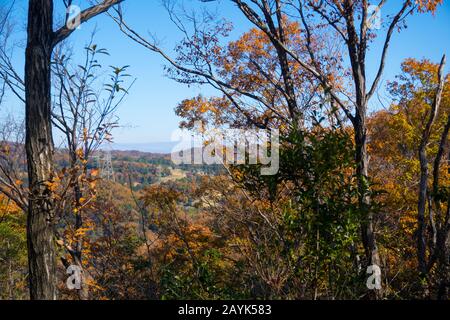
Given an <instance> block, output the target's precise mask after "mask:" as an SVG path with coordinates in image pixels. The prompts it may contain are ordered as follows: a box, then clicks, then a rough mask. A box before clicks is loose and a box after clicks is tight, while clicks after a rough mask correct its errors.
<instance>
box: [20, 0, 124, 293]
mask: <svg viewBox="0 0 450 320" xmlns="http://www.w3.org/2000/svg"><path fill="white" fill-rule="evenodd" d="M122 1H123V0H104V1H102V2H100V3H99V4H97V5H93V6H91V7H89V8H88V9H86V10H84V11H82V12H81V13H80V15H79V17H77V19H76V20H78V19H79V20H78V21H79V22H80V23H84V22H86V21H88V20H90V19H91V18H93V17H95V16H97V15H99V14H101V13H103V12H105V11H107V10H108V9H109V8H111V7H112V6H114V5H116V4H119V3H121V2H122ZM64 3H65V4H66V6H67V7H69V6H70V5H72V1H71V0H70V1H64ZM53 10H54V8H53V1H52V0H30V1H29V8H28V29H27V37H28V38H27V39H28V40H27V48H26V58H25V100H26V103H25V104H26V107H25V109H26V120H25V122H26V142H25V148H26V154H27V161H28V179H29V185H30V196H29V205H28V222H27V239H28V259H29V272H30V275H29V281H30V297H31V299H37V300H54V299H56V298H57V286H56V255H55V246H54V233H53V223H52V221H53V216H54V201H53V199H52V191H51V190H52V184H53V183H54V182H53V178H54V177H53V172H54V170H53V152H54V144H53V137H52V122H51V67H50V66H51V63H50V62H51V57H52V52H53V49H54V47H55V46H56V45H57V44H58V43H60V42H61V41H63V40H64V39H66V38H67V37H69V36H70V34H71V33H72V32H73V31H74V30H75V28H74V27H73V26H74V24H73V21H74V20H72V19H71V17H69V16H67V18H66V24H65V25H64V26H63V27H61V28H60V29H58V30H56V31H54V30H53V23H54V20H53ZM69 20H70V21H69Z"/></svg>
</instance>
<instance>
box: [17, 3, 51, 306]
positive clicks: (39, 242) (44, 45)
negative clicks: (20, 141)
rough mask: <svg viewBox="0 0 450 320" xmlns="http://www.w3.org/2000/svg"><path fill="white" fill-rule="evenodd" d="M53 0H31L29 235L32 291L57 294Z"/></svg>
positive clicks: (28, 51)
mask: <svg viewBox="0 0 450 320" xmlns="http://www.w3.org/2000/svg"><path fill="white" fill-rule="evenodd" d="M52 28H53V1H52V0H30V1H29V11H28V43H27V49H26V62H25V90H26V91H25V94H26V142H25V148H26V153H27V160H28V179H29V185H30V198H29V208H28V224H27V240H28V259H29V271H30V275H29V281H30V297H31V299H32V300H35V299H37V300H54V299H56V296H57V288H56V276H55V275H56V258H55V247H54V241H53V240H54V239H53V225H52V220H53V215H54V214H53V208H54V205H53V199H52V196H51V193H50V191H49V188H48V185H47V184H48V183H49V182H51V181H52V178H53V176H52V175H53V138H52V128H51V118H50V111H51V100H50V97H51V83H50V61H51V53H52V35H53V29H52Z"/></svg>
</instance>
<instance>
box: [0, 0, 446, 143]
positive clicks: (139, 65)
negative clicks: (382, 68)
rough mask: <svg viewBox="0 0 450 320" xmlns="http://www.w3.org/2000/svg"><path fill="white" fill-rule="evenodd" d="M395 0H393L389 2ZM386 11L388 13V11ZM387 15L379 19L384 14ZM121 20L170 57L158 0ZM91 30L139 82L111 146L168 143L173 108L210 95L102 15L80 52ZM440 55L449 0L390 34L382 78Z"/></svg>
mask: <svg viewBox="0 0 450 320" xmlns="http://www.w3.org/2000/svg"><path fill="white" fill-rule="evenodd" d="M10 1H11V0H0V3H9V2H10ZM396 1H397V0H391V1H390V2H391V3H392V2H396ZM17 2H18V9H17V16H18V17H22V21H20V23H19V24H18V28H19V31H20V29H21V30H22V31H23V30H24V26H25V21H24V20H23V17H24V16H25V13H26V7H27V1H26V0H17ZM59 2H62V1H61V0H55V3H56V9H57V14H56V17H58V16H60V15H62V14H63V12H61V10H58V8H59V5H58V3H59ZM77 2H78V3H79V4H80V6H81V7H82V8H83V7H86V5H87V2H88V1H75V3H77ZM184 2H185V3H186V7H188V8H195V7H198V6H199V5H198V0H185V1H184ZM388 2H389V1H388ZM217 5H219V9H218V10H217V14H218V15H221V16H224V17H226V18H227V19H228V20H231V21H232V22H233V25H234V27H235V30H234V31H233V33H232V38H236V37H237V36H238V35H239V34H241V33H243V32H245V31H246V30H248V28H249V27H250V25H249V23H248V22H247V21H245V19H243V17H242V15H241V14H240V12H239V11H238V10H237V9H236V8H235V7H234V6H233V5H231V4H230V3H229V1H227V0H222V1H219V4H206V6H207V7H209V8H210V9H212V10H215V9H216V8H217ZM386 10H389V7H388V8H387V9H386ZM386 10H385V12H383V15H386V14H387V13H388V12H386ZM58 11H59V12H58ZM125 15H126V18H127V21H128V23H129V24H130V25H132V26H133V27H134V28H135V29H136V30H138V31H140V32H142V33H144V34H145V33H146V32H147V31H149V32H151V33H152V34H156V35H157V37H158V39H160V41H161V46H162V47H164V48H165V49H167V50H169V52H171V50H172V49H173V47H174V46H175V44H176V42H177V41H178V40H180V33H179V31H178V30H177V29H176V28H175V27H174V26H173V24H172V23H171V22H170V20H169V19H168V15H167V13H166V11H165V9H164V8H163V7H162V5H161V3H160V1H159V0H127V1H125ZM94 27H95V28H97V35H96V41H95V42H96V43H98V45H99V46H101V47H105V48H107V49H108V51H109V53H110V54H111V56H110V57H108V58H107V59H105V60H103V62H102V63H103V64H104V65H116V66H121V65H131V68H130V69H129V72H130V73H131V74H132V75H133V76H134V77H136V78H137V82H136V84H135V85H134V87H133V88H132V90H131V92H130V95H129V96H128V97H127V99H126V100H125V102H124V103H123V105H122V106H121V107H120V110H119V117H120V123H121V125H123V126H124V127H123V128H121V129H117V130H116V131H115V133H114V136H115V141H116V142H117V143H120V144H134V143H151V142H165V141H170V137H171V133H172V132H173V131H174V130H176V129H177V127H178V123H179V120H180V119H178V118H177V117H176V116H175V114H174V108H175V107H176V105H177V104H178V103H179V102H180V101H181V100H183V99H186V98H190V97H192V96H195V95H197V94H199V93H200V92H202V93H204V94H211V93H212V92H211V90H209V89H207V88H196V87H191V88H188V87H187V86H185V85H182V84H178V83H176V82H174V81H173V80H170V79H168V78H167V77H165V75H164V70H163V66H164V65H165V62H164V61H163V59H162V58H160V57H159V56H157V55H156V54H153V53H151V52H149V51H148V50H146V49H144V48H141V47H140V46H138V45H136V44H134V43H133V42H131V41H130V40H129V39H127V38H126V37H125V36H123V35H122V34H121V33H120V32H119V31H118V29H117V27H116V26H115V25H114V23H113V22H112V21H111V20H110V19H109V18H108V17H106V16H102V17H97V18H96V19H95V20H93V21H92V22H89V23H88V24H85V25H83V26H82V28H81V30H78V31H76V32H75V33H74V35H73V36H72V38H71V42H72V43H73V45H74V47H75V48H83V46H84V45H85V44H86V42H87V41H88V38H89V36H90V34H91V31H92V30H93V28H94ZM22 34H23V33H22ZM380 40H381V39H380ZM380 50H381V42H380V41H376V42H375V44H374V46H373V47H372V49H371V51H370V53H369V56H368V63H367V65H368V66H369V70H368V71H369V74H374V72H375V67H376V64H375V62H376V60H375V59H376V57H378V56H379V52H380ZM444 53H446V54H447V56H450V3H449V2H448V1H445V4H444V5H443V6H441V7H440V10H439V11H438V12H437V13H436V15H435V16H432V15H430V14H421V15H418V14H415V15H414V16H412V17H410V18H409V20H408V29H406V30H404V31H402V33H400V34H399V33H396V34H395V35H394V39H393V42H392V46H391V49H390V54H389V58H388V61H387V65H386V72H385V75H384V79H392V78H393V77H394V76H395V75H396V74H398V73H399V70H400V64H401V62H402V61H403V60H404V59H405V58H408V57H414V58H424V57H426V58H429V59H431V60H434V61H438V60H440V58H441V56H442V54H444ZM449 60H450V57H449ZM16 63H17V65H19V66H21V67H22V63H23V59H22V55H21V54H20V55H18V56H17V57H16ZM449 64H450V63H449ZM21 67H20V68H21ZM447 70H450V68H447ZM375 102H377V101H375ZM374 107H376V106H374ZM18 112H19V113H20V112H21V111H20V110H19V111H18Z"/></svg>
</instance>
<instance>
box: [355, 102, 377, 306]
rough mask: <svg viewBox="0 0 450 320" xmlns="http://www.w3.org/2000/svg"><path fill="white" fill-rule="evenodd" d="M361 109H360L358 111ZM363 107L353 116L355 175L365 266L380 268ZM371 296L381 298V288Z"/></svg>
mask: <svg viewBox="0 0 450 320" xmlns="http://www.w3.org/2000/svg"><path fill="white" fill-rule="evenodd" d="M360 110H361V111H360ZM365 110H366V109H365V107H362V108H360V109H359V110H358V112H357V113H358V114H357V117H356V118H355V123H354V128H355V147H356V164H357V167H356V176H357V180H358V191H359V206H360V208H361V212H362V213H363V214H364V215H363V217H362V222H361V233H362V242H363V246H364V250H365V253H366V266H367V267H368V266H373V265H376V266H378V267H380V268H381V260H380V255H379V252H378V246H377V243H376V239H375V233H374V225H373V223H374V222H373V220H374V219H373V218H374V216H373V211H372V210H371V207H370V206H371V197H370V194H369V191H370V190H369V180H368V176H369V156H368V154H367V129H366V123H365V122H366V116H365ZM371 296H373V298H376V299H378V298H381V296H382V292H381V290H377V291H376V292H375V294H374V295H371Z"/></svg>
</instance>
